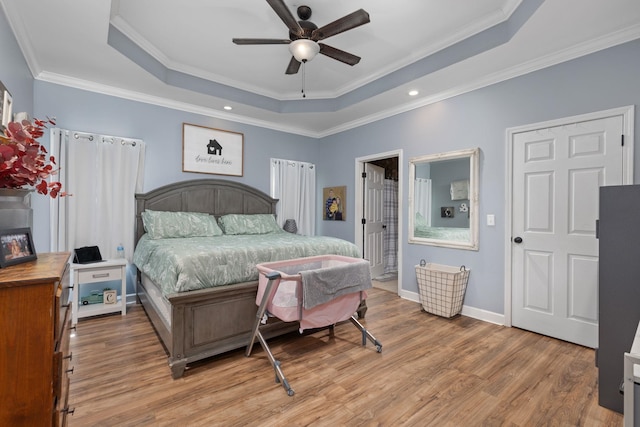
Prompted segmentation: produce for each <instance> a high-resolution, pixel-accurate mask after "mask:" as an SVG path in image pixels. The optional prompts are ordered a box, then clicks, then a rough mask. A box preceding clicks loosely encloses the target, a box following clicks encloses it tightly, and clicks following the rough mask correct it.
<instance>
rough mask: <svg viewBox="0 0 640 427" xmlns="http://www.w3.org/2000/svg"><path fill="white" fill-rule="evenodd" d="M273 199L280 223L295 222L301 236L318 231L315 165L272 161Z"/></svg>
mask: <svg viewBox="0 0 640 427" xmlns="http://www.w3.org/2000/svg"><path fill="white" fill-rule="evenodd" d="M271 197H273V198H274V199H279V200H280V201H279V202H278V204H277V205H276V212H277V215H278V224H280V226H282V225H283V224H284V222H285V220H287V219H294V220H295V221H296V225H297V226H298V234H304V235H306V236H313V235H315V232H316V222H315V217H316V202H315V200H316V167H315V165H314V164H312V163H306V162H297V161H293V160H285V159H271Z"/></svg>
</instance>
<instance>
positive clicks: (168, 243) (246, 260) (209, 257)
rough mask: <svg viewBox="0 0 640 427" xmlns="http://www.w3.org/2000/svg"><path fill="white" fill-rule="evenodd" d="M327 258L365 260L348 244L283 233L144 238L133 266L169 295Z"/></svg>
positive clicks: (339, 240) (324, 238)
mask: <svg viewBox="0 0 640 427" xmlns="http://www.w3.org/2000/svg"><path fill="white" fill-rule="evenodd" d="M327 254H334V255H344V256H350V257H356V258H357V257H360V256H361V255H360V251H359V249H358V247H357V246H356V245H354V244H353V243H351V242H347V241H346V240H341V239H337V238H334V237H325V236H301V235H297V234H291V233H287V232H284V231H282V232H277V233H270V234H259V235H256V234H252V235H222V236H215V237H187V238H171V239H155V240H152V239H150V238H149V236H147V235H146V234H145V235H144V236H142V238H141V239H140V241H139V242H138V245H137V246H136V249H135V252H134V254H133V263H134V264H135V265H136V267H137V268H138V269H139V270H140V271H142V272H143V273H144V274H146V275H147V276H148V277H149V278H150V279H151V280H153V282H155V283H156V284H157V285H158V286H159V287H160V289H161V290H162V293H163V295H164V296H167V295H170V294H173V293H178V292H186V291H193V290H196V289H205V288H211V287H215V286H224V285H229V284H232V283H241V282H249V281H254V280H258V270H257V269H256V267H255V265H256V264H259V263H263V262H272V261H282V260H287V259H294V258H301V257H307V256H314V255H327Z"/></svg>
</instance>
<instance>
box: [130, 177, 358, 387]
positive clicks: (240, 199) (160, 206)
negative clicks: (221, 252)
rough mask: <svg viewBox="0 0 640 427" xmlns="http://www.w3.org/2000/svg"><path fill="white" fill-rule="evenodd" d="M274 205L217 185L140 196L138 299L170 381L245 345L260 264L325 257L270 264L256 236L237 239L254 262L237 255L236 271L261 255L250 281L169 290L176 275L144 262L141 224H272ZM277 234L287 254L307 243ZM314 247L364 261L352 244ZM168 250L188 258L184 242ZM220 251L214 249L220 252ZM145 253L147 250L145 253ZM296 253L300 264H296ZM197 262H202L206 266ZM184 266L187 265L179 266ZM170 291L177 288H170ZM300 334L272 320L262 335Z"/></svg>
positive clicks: (254, 193)
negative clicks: (165, 216)
mask: <svg viewBox="0 0 640 427" xmlns="http://www.w3.org/2000/svg"><path fill="white" fill-rule="evenodd" d="M276 203H277V200H276V199H273V198H271V197H269V196H268V195H267V194H265V193H263V192H261V191H259V190H257V189H255V188H252V187H250V186H247V185H245V184H242V183H238V182H234V181H225V180H219V179H201V180H192V181H184V182H178V183H174V184H170V185H166V186H164V187H160V188H157V189H155V190H152V191H150V192H148V193H145V194H137V195H136V231H135V242H136V248H135V252H134V263H135V264H136V267H138V274H137V280H136V282H137V283H136V293H137V298H138V301H139V302H140V303H141V304H142V306H143V307H144V310H145V312H146V314H147V316H148V317H149V320H150V321H151V323H152V324H153V326H154V328H155V330H156V332H157V334H158V336H159V338H160V340H161V341H162V343H163V345H164V347H165V350H166V351H167V353H168V362H169V367H170V369H171V375H172V377H173V378H180V377H181V376H182V375H183V374H184V371H185V369H186V368H187V365H188V364H189V363H192V362H195V361H198V360H202V359H205V358H208V357H211V356H215V355H218V354H221V353H224V352H227V351H231V350H235V349H239V348H243V347H245V346H246V345H247V342H248V340H249V337H250V334H251V330H252V327H253V319H254V318H255V313H256V304H255V301H256V295H257V287H258V272H257V269H256V268H255V264H258V263H260V262H268V261H278V260H282V259H287V257H300V256H310V255H319V254H320V253H317V252H313V251H312V252H311V253H309V254H303V255H301V252H284V253H281V254H279V255H276V254H275V251H274V252H272V254H271V255H268V256H269V257H268V258H267V259H265V258H264V257H265V255H264V253H262V252H260V251H259V250H257V249H256V250H254V249H255V248H254V247H259V246H260V245H267V246H268V245H269V244H270V243H260V242H259V239H258V238H257V236H254V237H256V238H253V237H251V236H249V237H247V236H238V237H243V238H244V240H248V241H249V242H250V243H249V245H250V250H249V251H245V252H244V253H245V254H249V255H237V254H239V252H238V253H236V255H234V256H233V257H231V259H230V261H229V263H235V261H234V260H235V259H236V257H237V256H239V257H240V258H242V259H245V258H246V259H247V260H249V259H251V254H254V256H257V255H255V254H257V253H262V255H260V257H261V258H256V259H254V260H253V261H252V262H253V264H252V265H250V266H248V267H246V268H245V269H244V270H245V273H246V274H245V276H237V277H244V278H243V279H237V278H236V279H234V278H233V277H225V275H224V274H222V273H220V274H218V273H215V271H217V270H215V268H214V267H211V268H212V269H213V270H210V271H214V273H212V274H210V275H209V276H211V277H214V276H215V280H214V279H211V280H210V279H209V278H203V279H202V280H200V279H186V280H177V282H176V284H174V285H171V284H167V283H164V281H163V280H162V279H161V278H162V277H163V275H167V274H168V275H170V274H173V272H172V270H171V268H174V270H175V267H167V266H166V265H165V264H167V263H169V261H168V259H169V258H167V259H166V260H163V261H160V262H158V261H145V260H144V259H143V258H141V256H142V255H141V254H142V253H143V252H144V251H149V249H148V245H149V242H148V240H149V239H148V236H147V234H149V233H145V228H144V223H143V216H145V219H146V220H147V224H148V216H146V215H147V214H148V213H150V212H163V213H171V212H175V213H189V212H191V213H203V214H208V215H211V216H213V217H214V218H216V219H217V218H221V217H229V216H233V215H232V214H238V216H245V215H252V216H254V215H255V216H256V217H259V216H260V215H259V214H262V215H263V216H264V215H265V214H268V215H267V216H271V215H275V206H276ZM214 222H215V220H214ZM279 231H280V230H279ZM280 232H281V233H282V234H280V235H277V237H276V238H277V239H279V240H282V241H283V242H285V243H283V244H284V245H286V246H287V247H288V245H290V244H292V243H291V242H292V241H291V239H299V240H302V239H303V236H293V235H290V234H289V233H286V232H284V231H280ZM230 237H233V236H215V237H211V239H220V240H216V242H221V241H222V240H225V239H227V240H229V238H230ZM203 239H204V238H203ZM309 239H325V242H328V243H327V245H329V244H334V243H336V244H338V242H336V241H339V242H341V243H340V244H341V245H343V244H344V245H346V246H345V249H344V250H346V251H350V253H337V254H338V255H345V256H354V255H355V256H359V255H358V254H357V252H358V249H357V247H356V246H355V245H353V244H352V243H349V242H346V241H342V240H340V239H334V238H323V237H320V236H316V237H312V238H309ZM239 240H242V239H239ZM170 242H171V245H170V246H174V248H175V249H177V250H176V252H183V251H186V250H187V249H186V248H187V246H183V241H182V238H176V239H171V240H170ZM152 243H153V244H155V243H158V242H152ZM294 243H295V242H294ZM202 244H204V243H202ZM218 245H219V244H218V243H217V244H216V246H218ZM156 246H158V245H156ZM165 246H166V245H165ZM145 247H146V249H144V248H145ZM319 247H320V249H314V250H318V251H323V252H326V253H332V251H333V250H334V249H333V248H328V247H324V246H323V245H319ZM165 249H166V248H165ZM154 250H156V249H154ZM158 250H159V249H158ZM163 250H164V249H163ZM341 250H342V249H341ZM353 250H355V251H356V252H353ZM198 251H200V249H199V250H198ZM198 251H196V252H198ZM327 251H328V252H327ZM294 253H295V254H296V256H293V254H294ZM200 257H202V255H200ZM240 258H238V259H240ZM199 259H200V260H202V258H199ZM212 259H213V258H212ZM136 261H137V262H136ZM146 263H148V264H154V263H155V264H156V265H162V268H164V270H165V271H164V272H163V273H154V272H152V271H147V272H144V270H146V266H145V265H144V264H146ZM181 263H183V262H182V261H181ZM200 263H202V261H200ZM138 264H139V265H138ZM180 265H182V264H180ZM249 270H250V271H249ZM152 277H153V278H152ZM220 277H222V279H220ZM154 279H155V280H154ZM218 279H220V280H218ZM178 282H180V283H178ZM204 282H211V283H204ZM172 286H174V287H173V288H172ZM209 286H213V287H209ZM365 312H366V304H363V305H362V306H361V307H360V308H359V309H358V314H359V315H360V317H363V316H364V314H365ZM297 329H298V325H296V324H295V323H285V322H282V321H280V320H279V319H277V318H274V319H270V320H269V323H268V324H267V325H266V326H265V327H263V329H262V333H263V334H264V336H265V338H271V337H274V336H278V335H282V334H285V333H289V332H292V331H296V330H297Z"/></svg>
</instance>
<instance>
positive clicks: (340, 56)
mask: <svg viewBox="0 0 640 427" xmlns="http://www.w3.org/2000/svg"><path fill="white" fill-rule="evenodd" d="M318 45H320V53H321V54H323V55H325V56H328V57H329V58H333V59H335V60H338V61H340V62H344V63H345V64H347V65H351V66H353V65H356V64H357V63H358V62H360V57H359V56H356V55H353V54H351V53H349V52H345V51H344V50H340V49H336V48H335V47H331V46H328V45H326V44H324V43H318Z"/></svg>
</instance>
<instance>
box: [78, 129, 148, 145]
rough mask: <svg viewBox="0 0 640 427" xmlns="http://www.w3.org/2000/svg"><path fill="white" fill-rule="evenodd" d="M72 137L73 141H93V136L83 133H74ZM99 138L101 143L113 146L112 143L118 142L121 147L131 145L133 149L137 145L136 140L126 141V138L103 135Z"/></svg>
mask: <svg viewBox="0 0 640 427" xmlns="http://www.w3.org/2000/svg"><path fill="white" fill-rule="evenodd" d="M73 137H74V138H75V139H80V138H84V139H88V140H89V141H93V139H94V135H93V134H90V133H84V132H74V133H73ZM99 138H100V141H101V142H104V143H109V144H114V143H117V142H120V144H122V145H131V146H132V147H135V146H136V144H137V141H136V140H133V139H128V138H120V137H115V136H105V135H101V136H99Z"/></svg>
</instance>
